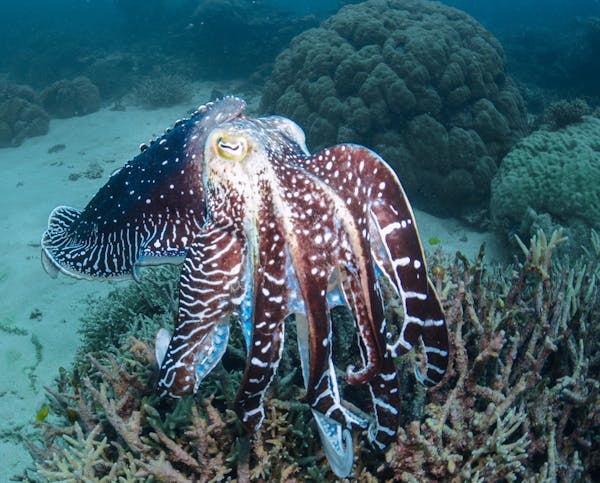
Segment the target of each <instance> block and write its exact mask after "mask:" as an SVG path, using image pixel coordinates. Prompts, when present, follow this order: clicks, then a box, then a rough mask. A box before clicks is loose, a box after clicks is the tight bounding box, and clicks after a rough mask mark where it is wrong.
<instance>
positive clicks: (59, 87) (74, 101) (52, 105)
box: [40, 76, 100, 118]
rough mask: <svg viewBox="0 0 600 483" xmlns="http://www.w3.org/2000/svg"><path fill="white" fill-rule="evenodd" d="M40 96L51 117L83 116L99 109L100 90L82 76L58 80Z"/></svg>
mask: <svg viewBox="0 0 600 483" xmlns="http://www.w3.org/2000/svg"><path fill="white" fill-rule="evenodd" d="M40 96H41V99H42V104H43V106H44V108H45V109H46V110H47V111H48V112H49V113H50V115H51V116H52V117H59V118H66V117H73V116H83V115H85V114H90V113H92V112H95V111H97V110H98V109H100V91H99V90H98V87H96V85H95V84H94V83H93V82H92V81H91V80H89V79H88V78H87V77H84V76H79V77H75V78H74V79H73V80H67V79H63V80H59V81H57V82H55V83H53V84H52V85H50V86H49V87H47V88H46V89H44V90H43V91H42V93H41V94H40Z"/></svg>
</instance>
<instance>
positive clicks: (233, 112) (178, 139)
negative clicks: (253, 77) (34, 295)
mask: <svg viewBox="0 0 600 483" xmlns="http://www.w3.org/2000/svg"><path fill="white" fill-rule="evenodd" d="M244 108H245V103H244V101H243V100H241V99H239V98H236V97H227V98H224V99H221V100H219V101H216V102H215V103H211V104H207V105H206V106H202V107H201V108H199V109H198V111H197V112H196V113H194V114H193V115H192V116H191V117H190V118H189V119H185V120H182V121H178V122H177V123H176V124H175V126H174V127H173V128H172V129H170V130H168V131H167V132H165V134H163V135H162V136H161V137H159V138H157V139H156V140H154V141H152V142H151V143H150V144H149V145H147V146H146V145H143V146H142V148H141V150H142V151H141V153H140V154H139V155H137V156H136V157H135V158H133V159H132V160H131V161H129V162H128V163H127V164H126V165H125V166H124V167H123V168H121V169H119V170H117V171H115V172H114V173H113V175H112V176H111V177H110V178H109V180H108V181H107V183H106V184H105V185H104V186H103V187H102V188H100V190H99V191H98V193H97V194H96V195H95V196H94V197H93V198H92V200H91V201H90V202H89V204H88V205H87V206H86V207H85V209H84V210H83V211H81V212H79V211H77V210H74V209H72V208H65V207H59V208H57V209H56V210H54V211H53V212H52V214H51V216H50V219H49V222H48V230H47V231H46V232H45V233H44V235H43V237H42V253H43V255H42V260H43V265H44V267H45V268H46V270H47V271H48V272H49V273H50V274H51V275H53V274H54V275H55V274H56V272H57V271H62V272H63V273H66V274H67V275H71V276H75V277H78V278H113V279H119V278H129V277H131V276H132V275H134V273H133V272H134V270H135V269H136V267H138V266H139V265H144V264H152V263H169V262H175V263H176V262H180V261H181V260H182V257H183V256H184V255H185V250H186V249H187V247H188V245H189V243H191V240H192V238H193V235H194V233H197V232H198V231H199V230H200V229H201V227H202V225H203V223H204V216H205V207H204V201H203V200H204V188H203V184H202V160H203V156H204V146H205V141H206V136H207V134H208V133H209V132H210V131H211V130H212V129H213V128H214V127H216V126H218V125H219V124H221V123H223V122H226V121H229V120H232V119H234V118H236V117H238V116H239V115H241V113H242V111H243V110H244ZM53 266H54V268H53Z"/></svg>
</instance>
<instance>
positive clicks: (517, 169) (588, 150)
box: [490, 116, 600, 254]
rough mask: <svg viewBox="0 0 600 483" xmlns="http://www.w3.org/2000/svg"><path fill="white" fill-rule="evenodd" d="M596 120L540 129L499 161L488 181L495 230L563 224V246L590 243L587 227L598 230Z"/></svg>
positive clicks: (508, 232) (577, 249) (524, 233)
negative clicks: (491, 177) (564, 242)
mask: <svg viewBox="0 0 600 483" xmlns="http://www.w3.org/2000/svg"><path fill="white" fill-rule="evenodd" d="M599 139H600V118H596V117H589V116H584V117H583V121H582V122H580V123H579V124H573V125H569V126H567V127H564V128H562V129H559V130H557V131H546V130H539V131H536V132H534V133H533V134H531V135H529V136H528V137H526V138H524V139H522V140H521V141H520V142H519V143H518V144H517V145H516V146H515V147H514V148H513V149H512V150H511V151H510V153H509V154H508V155H507V156H506V157H505V158H504V159H503V161H502V165H501V166H500V169H499V170H498V173H497V174H496V176H495V177H494V179H493V181H492V197H491V202H490V211H491V214H492V219H493V223H494V226H495V228H496V230H497V231H498V232H500V233H502V234H503V235H505V236H507V237H508V239H509V240H510V238H512V237H513V234H514V233H517V234H519V236H521V237H522V238H527V237H530V236H532V235H533V234H535V232H536V231H537V229H538V228H543V229H544V230H546V231H548V230H552V229H553V228H556V227H563V228H564V229H565V233H566V234H567V235H568V236H569V240H570V241H569V243H568V244H566V246H565V248H567V249H568V250H569V251H571V252H572V253H574V254H577V253H581V247H582V246H588V248H589V244H590V239H589V228H590V227H592V228H595V229H600V200H599V199H598V186H599V185H600V144H599V141H598V140H599Z"/></svg>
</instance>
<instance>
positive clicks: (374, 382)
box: [340, 275, 400, 448]
mask: <svg viewBox="0 0 600 483" xmlns="http://www.w3.org/2000/svg"><path fill="white" fill-rule="evenodd" d="M340 278H341V281H342V291H343V294H344V299H345V300H346V301H347V304H348V305H349V307H350V309H351V313H352V314H353V315H354V321H355V324H356V325H357V328H358V329H359V335H360V338H359V339H358V347H359V350H360V355H361V357H362V359H363V365H364V366H367V364H366V362H365V360H366V359H367V358H368V351H367V345H366V344H367V343H371V344H379V345H383V346H384V347H385V339H384V335H383V334H384V332H385V328H386V321H385V318H384V316H383V306H382V305H381V303H382V302H381V298H380V296H379V290H376V289H375V288H377V289H378V288H379V284H378V283H377V282H375V285H374V292H375V295H376V296H375V297H374V299H373V300H376V301H377V302H376V303H375V304H374V306H373V309H372V310H373V314H374V316H375V317H376V320H377V322H378V323H379V324H380V327H381V330H379V331H374V332H367V334H366V335H365V334H364V331H363V330H360V326H359V321H360V318H359V315H358V313H359V311H358V310H357V307H358V305H359V303H358V300H360V298H359V297H357V294H359V293H360V291H359V290H358V288H357V287H356V281H355V279H353V278H351V277H344V276H343V275H342V276H341V277H340ZM365 337H369V338H370V337H372V338H376V339H377V342H374V341H371V340H365ZM378 366H379V370H378V372H377V373H376V374H375V375H374V376H373V377H372V378H370V379H369V380H368V381H367V384H368V386H369V391H370V393H371V400H372V402H373V409H374V411H375V424H372V425H370V427H369V433H368V434H369V440H370V441H371V443H373V444H374V445H376V446H378V447H380V448H385V447H387V446H388V445H389V444H390V443H391V442H392V441H393V440H394V438H395V436H396V428H397V427H398V423H399V418H400V413H399V412H398V410H397V408H398V405H399V403H400V393H399V390H398V387H399V386H398V384H399V382H398V375H397V371H396V366H395V364H394V361H393V359H392V357H391V354H390V353H389V352H387V351H385V350H384V351H383V353H382V357H381V359H380V360H379V361H378Z"/></svg>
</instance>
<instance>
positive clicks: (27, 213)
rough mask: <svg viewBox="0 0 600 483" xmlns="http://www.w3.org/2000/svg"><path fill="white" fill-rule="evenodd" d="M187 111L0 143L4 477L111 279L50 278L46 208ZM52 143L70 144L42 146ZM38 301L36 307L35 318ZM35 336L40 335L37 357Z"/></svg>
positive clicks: (86, 192)
mask: <svg viewBox="0 0 600 483" xmlns="http://www.w3.org/2000/svg"><path fill="white" fill-rule="evenodd" d="M212 87H213V86H212V85H202V86H200V89H199V90H198V95H197V96H196V99H195V100H197V102H198V103H200V102H202V101H205V100H206V99H207V98H208V96H209V95H210V92H211V89H212ZM219 87H221V88H222V87H223V86H219ZM190 105H194V104H190ZM185 111H186V108H185V107H175V108H170V109H161V110H156V111H145V110H140V109H136V108H128V109H127V110H126V111H123V112H121V111H111V110H108V109H103V110H101V111H99V112H97V113H94V114H91V115H88V116H85V117H80V118H72V119H66V120H53V121H52V122H51V124H50V132H49V133H48V134H47V135H46V136H42V137H37V138H32V139H29V140H26V141H25V142H24V143H23V145H22V146H20V147H18V148H5V149H0V167H1V169H2V176H1V177H0V200H1V201H2V202H1V204H0V206H1V207H2V217H1V218H0V289H1V295H0V324H2V327H4V328H6V327H14V328H15V329H17V330H18V331H20V333H18V334H11V333H8V332H7V331H6V330H5V329H2V330H0V436H1V437H0V461H1V462H2V464H1V465H0V481H7V480H8V479H9V478H10V476H12V475H14V474H16V473H20V472H22V471H23V469H24V468H25V467H26V466H27V465H31V458H30V457H29V455H28V452H27V450H26V449H25V447H24V446H23V445H22V444H20V443H19V442H18V439H19V435H25V434H27V432H31V428H32V427H33V422H34V420H35V414H36V411H37V410H38V409H39V407H40V406H41V405H42V404H43V402H44V390H43V385H48V384H51V383H52V381H53V379H54V378H55V376H56V375H57V374H58V369H59V368H60V367H61V366H63V367H68V366H69V364H70V363H71V361H72V358H73V355H74V353H75V350H76V348H77V345H78V340H79V337H78V334H77V329H78V324H79V321H78V319H79V317H80V315H81V314H82V312H83V311H84V310H85V305H86V304H85V298H86V297H87V296H89V295H102V294H105V293H106V292H107V291H108V290H109V289H110V288H111V284H109V283H102V282H89V281H78V280H73V279H69V278H67V277H65V276H62V275H59V277H58V279H51V278H50V277H49V276H48V275H47V274H46V273H45V272H44V270H43V269H42V267H41V264H40V248H39V240H40V237H41V234H42V232H43V230H44V229H45V227H46V223H47V218H48V214H49V213H50V211H51V210H52V209H53V208H54V207H55V206H57V205H63V204H64V205H70V206H74V207H77V208H83V207H84V206H85V204H86V203H87V201H88V200H89V199H90V198H91V196H93V194H94V193H96V191H97V189H98V188H99V187H100V186H102V185H103V184H104V182H105V181H106V179H107V178H108V176H109V175H110V173H111V172H112V171H113V170H115V169H117V168H118V167H120V166H121V165H123V164H124V163H125V162H126V161H127V160H128V159H129V158H131V157H132V156H134V155H135V154H137V152H138V146H139V144H140V143H142V142H145V141H148V140H149V139H151V138H152V137H154V136H156V135H159V134H161V133H162V131H163V130H164V128H166V127H168V126H170V125H172V123H173V122H174V121H175V120H176V119H178V118H180V117H184V116H185V115H186V113H185ZM56 144H64V145H65V146H66V148H65V149H64V150H62V151H60V152H57V153H48V149H49V148H50V147H52V146H54V145H56ZM92 162H97V163H99V164H100V165H101V166H102V168H103V169H104V172H103V175H102V177H101V178H99V179H88V178H86V177H84V176H82V177H80V178H79V179H78V180H76V181H71V180H69V179H68V177H69V175H70V174H72V173H81V172H84V171H86V170H87V169H88V166H89V164H90V163H92ZM416 216H417V221H418V223H419V227H420V229H421V234H422V238H423V240H428V239H429V238H430V237H437V238H439V239H440V240H441V242H442V246H443V247H444V249H446V250H448V251H450V252H451V253H453V252H455V251H456V250H461V251H462V252H463V253H465V254H466V255H468V256H470V257H474V256H475V254H476V253H477V251H478V249H479V245H480V244H481V242H483V241H486V243H487V245H488V250H487V253H488V254H489V257H491V258H495V259H498V258H500V257H501V251H500V246H501V245H500V244H499V243H498V241H497V240H496V239H495V238H494V237H493V236H492V235H491V234H487V233H474V232H472V231H470V230H469V229H467V228H466V227H464V226H463V225H462V224H461V223H459V222H457V221H456V220H452V219H444V220H440V219H437V218H435V217H432V216H430V215H428V214H426V213H423V212H420V211H418V212H417V213H416ZM34 311H39V312H40V313H41V316H39V318H31V315H32V313H33V312H34ZM36 339H37V340H39V343H40V344H41V362H40V363H37V362H36V351H35V341H36Z"/></svg>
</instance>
